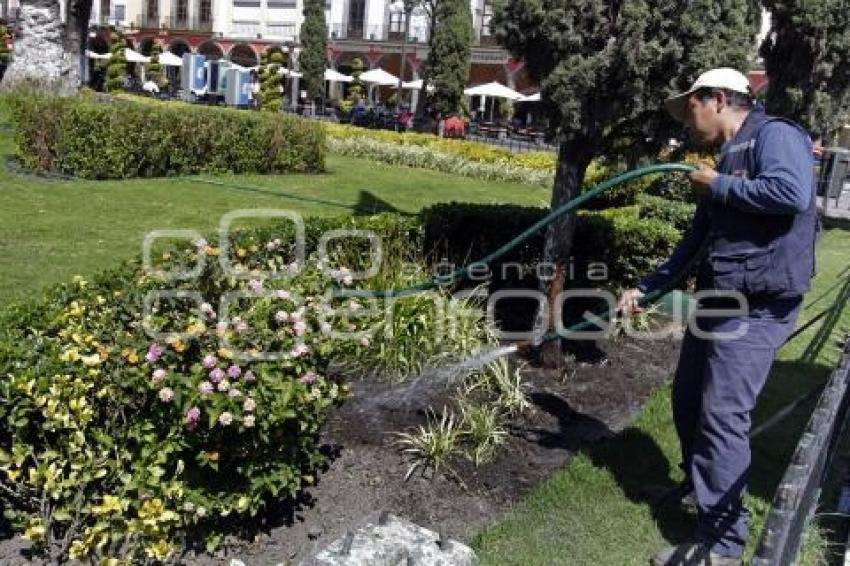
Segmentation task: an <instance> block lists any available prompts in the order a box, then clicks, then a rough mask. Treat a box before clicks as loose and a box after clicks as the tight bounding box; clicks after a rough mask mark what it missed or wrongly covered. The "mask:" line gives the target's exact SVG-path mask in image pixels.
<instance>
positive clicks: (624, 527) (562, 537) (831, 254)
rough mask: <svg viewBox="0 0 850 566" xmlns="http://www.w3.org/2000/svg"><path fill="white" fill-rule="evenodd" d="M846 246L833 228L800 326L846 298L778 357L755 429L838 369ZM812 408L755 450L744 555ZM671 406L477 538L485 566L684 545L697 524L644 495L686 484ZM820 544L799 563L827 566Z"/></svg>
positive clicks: (649, 412) (812, 542)
mask: <svg viewBox="0 0 850 566" xmlns="http://www.w3.org/2000/svg"><path fill="white" fill-rule="evenodd" d="M848 242H850V231H846V230H842V229H837V228H836V229H832V230H830V231H828V232H827V233H826V234H825V235H824V236H823V238H822V240H821V241H820V243H819V245H818V270H819V274H818V276H817V277H816V279H815V280H814V287H813V289H812V291H811V292H810V293H809V295H808V296H807V302H806V307H805V310H804V311H803V313H802V314H801V317H800V321H799V323H798V327H799V326H802V324H804V323H805V321H806V320H809V319H811V318H812V317H813V316H815V315H816V314H817V313H819V312H820V311H821V310H822V309H824V308H826V307H828V306H830V305H832V304H835V303H836V302H839V303H840V302H841V301H842V300H843V301H844V302H843V308H839V309H838V310H836V316H835V317H831V318H830V317H827V318H826V319H825V320H823V321H821V322H819V323H817V324H815V325H813V326H812V327H811V328H809V329H808V330H806V331H805V332H803V333H802V334H801V335H800V336H799V337H797V338H796V339H795V340H794V341H792V342H790V343H788V344H787V345H786V346H785V347H784V348H783V349H782V350H781V352H780V353H779V356H778V361H777V362H776V363H775V365H774V369H773V371H772V375H771V378H770V380H769V382H768V384H767V386H766V387H765V390H764V392H763V394H762V397H761V399H760V403H759V406H758V408H757V410H756V414H755V424H756V425H757V424H758V423H759V422H762V421H763V420H765V419H766V418H767V417H768V416H770V415H771V414H773V412H775V411H776V410H777V409H778V408H779V407H782V406H785V405H786V404H788V403H790V402H792V401H794V400H796V399H798V398H800V397H801V396H803V395H805V393H807V392H808V391H810V390H811V388H813V387H818V386H820V385H821V384H823V383H824V382H825V380H826V378H827V377H828V375H829V373H830V371H831V370H832V368H833V367H834V366H835V365H836V363H837V361H838V359H839V356H840V351H839V350H838V348H837V347H836V346H835V344H836V343H837V339H838V338H839V336H841V335H842V331H846V329H848V328H850V308H848V307H847V304H846V299H847V295H846V294H845V293H846V292H847V289H848V286H850V285H843V286H842V285H839V286H838V287H834V284H835V283H836V281H837V280H838V278H839V277H844V278H847V277H848V275H850V274H848V272H847V271H846V270H845V269H846V267H847V266H848V265H850V246H848ZM842 272H843V274H842ZM831 287H832V288H831ZM825 292H826V294H825V295H824V296H823V297H822V298H821V299H820V300H818V301H817V302H815V300H816V299H818V297H820V296H821V295H823V294H824V293H825ZM842 295H843V299H842ZM813 303H814V304H813ZM813 405H814V401H813V402H812V403H809V404H808V405H807V406H804V407H801V408H799V409H798V410H797V411H795V412H794V413H793V414H792V415H791V416H790V417H789V418H787V419H786V420H785V421H783V422H782V423H781V424H780V425H778V426H776V427H774V428H773V429H771V430H770V431H769V432H767V433H765V434H764V435H762V436H760V437H759V438H757V439H756V440H755V441H754V443H753V465H752V472H751V473H752V475H751V481H750V494H749V496H748V499H747V504H748V507H749V508H750V510H751V511H752V512H753V523H752V525H751V533H752V534H751V536H750V544H749V546H748V549H747V551H748V555H752V552H753V551H754V550H755V545H756V543H757V540H758V534H759V533H760V531H761V526H762V523H763V520H764V517H765V514H766V512H767V510H768V507H769V502H770V500H771V499H772V497H773V494H774V492H775V490H776V486H777V484H778V482H779V480H780V478H781V476H782V474H783V472H784V471H785V468H786V466H787V464H788V460H789V458H790V455H791V453H792V452H793V450H794V447H795V445H796V442H797V440H798V439H799V437H800V434H801V433H802V430H803V428H804V427H805V425H806V422H807V421H808V418H809V415H810V414H811V409H812V406H813ZM669 407H670V391H669V388H667V389H664V390H662V391H660V392H658V393H657V394H656V395H655V396H654V397H653V398H652V399H651V400H650V402H649V403H648V405H647V406H646V407H645V408H644V410H643V412H642V413H641V415H640V417H639V418H638V419H637V421H636V422H635V423H634V425H633V426H631V427H630V428H628V429H626V430H625V431H623V432H622V433H621V434H619V435H618V436H616V437H615V438H613V439H611V440H610V441H608V442H606V443H604V444H602V445H600V446H598V447H596V448H593V449H591V450H589V451H587V452H586V453H582V454H580V455H578V456H577V457H576V458H575V459H573V460H572V462H571V463H570V464H569V465H568V466H567V467H566V468H565V469H564V470H562V471H560V472H558V473H557V474H555V475H554V476H552V477H551V478H550V479H549V480H548V481H546V482H545V483H544V484H543V485H542V486H541V487H540V488H539V489H537V490H536V491H535V492H534V493H532V494H531V495H530V496H529V497H528V498H527V499H526V500H524V501H523V502H522V503H521V504H519V505H518V506H517V507H516V508H515V509H513V510H512V512H511V513H509V514H508V516H507V517H505V518H504V519H503V520H501V521H500V522H498V523H497V524H495V525H493V526H492V527H490V528H488V529H486V530H484V531H483V532H482V533H480V534H479V535H478V537H477V538H476V540H475V541H474V547H475V550H476V552H477V553H478V554H479V557H480V558H481V561H482V564H494V565H496V564H498V565H500V566H501V565H508V564H517V565H520V564H521V565H523V566H531V565H547V566H548V565H552V564H570V565H609V564H610V565H617V566H620V565H628V564H646V563H647V560H648V557H649V556H651V555H652V554H653V553H654V552H656V551H657V550H659V549H660V548H663V547H664V546H666V545H668V544H672V543H678V542H681V541H683V540H685V539H686V538H687V536H688V535H689V534H690V532H691V529H692V528H693V525H694V523H693V518H692V517H689V516H687V515H684V514H682V513H681V512H680V511H678V510H676V509H672V508H668V509H663V510H661V511H660V512H658V513H653V511H652V510H651V509H650V507H649V505H648V504H647V503H646V501H645V499H644V497H643V496H642V493H641V490H642V488H643V487H644V486H646V485H648V484H664V483H668V484H669V485H673V481H674V480H675V481H678V480H679V479H681V477H682V475H681V472H680V471H679V469H678V467H677V463H678V462H679V454H678V442H677V439H676V434H675V431H674V428H673V422H672V415H671V411H670V408H669ZM825 545H826V538H825V533H822V532H820V531H818V530H815V529H813V530H811V532H810V534H809V537H808V540H807V548H806V553H805V557H804V560H803V564H820V563H823V552H824V549H825Z"/></svg>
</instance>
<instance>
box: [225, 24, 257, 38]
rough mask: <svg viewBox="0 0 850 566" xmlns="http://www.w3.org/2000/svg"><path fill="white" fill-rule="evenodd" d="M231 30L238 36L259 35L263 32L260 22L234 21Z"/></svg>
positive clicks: (252, 36)
mask: <svg viewBox="0 0 850 566" xmlns="http://www.w3.org/2000/svg"><path fill="white" fill-rule="evenodd" d="M230 32H231V33H232V34H233V35H234V36H237V37H251V38H254V37H257V34H261V33H262V27H261V26H260V22H233V25H232V26H231V28H230Z"/></svg>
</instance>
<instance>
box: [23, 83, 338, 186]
mask: <svg viewBox="0 0 850 566" xmlns="http://www.w3.org/2000/svg"><path fill="white" fill-rule="evenodd" d="M8 101H9V105H10V107H11V111H12V112H11V114H12V119H13V122H14V124H15V127H16V136H15V140H16V145H17V154H18V157H19V159H20V160H21V161H22V162H23V164H24V165H25V166H26V167H29V168H32V169H37V170H40V171H48V172H58V173H63V174H68V175H74V176H77V177H84V178H90V179H126V178H133V177H158V176H166V175H184V174H195V173H213V172H230V173H291V172H298V173H317V172H321V171H323V170H324V167H325V152H326V143H325V132H324V128H323V127H322V125H321V124H319V123H316V122H312V121H309V120H305V119H302V118H296V117H290V116H278V115H275V116H269V115H268V114H263V115H259V114H256V113H252V112H238V111H234V110H229V109H224V108H213V107H207V106H188V105H166V104H162V105H159V104H137V103H134V102H131V101H127V100H113V101H110V102H107V103H104V102H96V101H93V100H86V99H84V98H79V97H78V98H60V97H55V96H50V95H43V94H38V93H36V92H23V91H19V92H15V93H12V94H10V95H8Z"/></svg>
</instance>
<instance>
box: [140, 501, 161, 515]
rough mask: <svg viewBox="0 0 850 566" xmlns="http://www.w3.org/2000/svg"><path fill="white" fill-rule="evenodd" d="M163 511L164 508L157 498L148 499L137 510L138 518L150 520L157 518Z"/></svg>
mask: <svg viewBox="0 0 850 566" xmlns="http://www.w3.org/2000/svg"><path fill="white" fill-rule="evenodd" d="M164 510H165V506H164V505H163V504H162V500H161V499H159V498H158V497H156V498H154V499H148V500H147V501H145V502H144V503H142V508H141V509H139V518H140V519H151V518H155V517H159V516H160V515H161V514H162V512H163V511H164Z"/></svg>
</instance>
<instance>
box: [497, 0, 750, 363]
mask: <svg viewBox="0 0 850 566" xmlns="http://www.w3.org/2000/svg"><path fill="white" fill-rule="evenodd" d="M760 16H761V12H760V8H759V5H758V4H757V3H756V2H755V1H754V0H689V1H688V2H687V4H683V2H682V1H681V0H620V1H616V2H608V1H603V0H581V1H576V0H504V2H503V3H501V4H497V5H496V6H495V10H494V18H493V28H494V31H495V33H496V37H497V39H498V40H499V42H500V43H501V44H502V45H503V46H504V47H506V48H507V49H508V51H510V52H511V53H512V54H513V55H514V56H516V57H520V58H522V59H524V60H525V62H526V70H527V71H528V73H529V75H530V76H531V78H532V79H533V80H535V81H536V82H537V83H538V84H539V85H540V86H541V97H542V103H541V104H542V108H543V109H544V110H545V112H546V114H547V116H548V118H549V125H550V132H549V134H550V137H551V138H552V139H553V140H554V141H555V142H556V143H557V144H558V145H559V150H558V165H557V170H556V173H555V183H554V187H553V191H552V201H551V204H552V207H553V208H555V207H558V206H560V205H562V204H564V203H565V202H567V201H568V200H571V199H573V198H575V197H576V196H577V195H578V193H579V189H580V187H581V185H582V182H583V180H584V174H585V170H586V169H587V166H588V165H589V164H590V162H591V161H592V160H593V159H595V158H597V157H600V156H603V155H604V156H606V157H608V158H612V159H614V158H617V157H620V156H623V157H627V158H629V157H631V158H632V159H634V157H635V156H636V155H654V154H656V153H657V151H658V150H659V149H660V148H661V147H662V146H663V145H664V144H665V143H666V142H667V140H668V138H669V137H670V136H671V134H675V133H677V132H679V131H681V130H680V126H678V125H677V124H675V123H674V122H673V121H672V119H670V118H669V117H668V116H667V115H666V113H665V111H664V108H663V104H662V103H663V101H664V99H665V98H667V97H668V96H670V95H672V94H674V93H677V92H682V91H683V90H686V89H687V88H688V87H689V86H690V85H691V83H692V82H693V80H694V79H695V78H696V77H697V76H698V75H699V74H700V73H701V72H703V71H705V70H707V69H709V68H712V67H718V66H730V67H735V68H738V69H740V70H741V71H744V72H746V70H747V67H748V64H749V62H750V60H751V59H752V57H753V55H754V52H755V37H756V32H757V30H758V25H759V22H760ZM574 228H575V216H574V215H568V216H567V217H566V218H562V219H561V220H559V221H556V222H554V223H553V224H550V226H549V228H548V232H547V236H546V243H545V248H544V250H545V251H544V261H545V262H547V265H549V266H553V270H552V271H553V273H552V275H553V276H552V277H551V278H550V280H549V281H548V282H546V283H545V284H544V286H545V289H544V292H545V293H546V295H547V297H548V298H549V301H550V306H552V307H555V299H556V297H557V296H558V295H559V294H560V293H561V291H563V289H564V287H565V283H566V281H565V279H566V273H567V271H566V267H567V264H568V261H569V254H570V249H571V244H572V235H573V231H574ZM558 312H560V311H559V310H558V309H554V308H551V309H550V314H549V318H548V320H542V321H541V322H542V323H545V324H546V327H547V328H552V327H553V326H554V323H555V318H554V316H555V314H556V313H558ZM562 360H563V357H562V356H561V353H560V344H559V343H558V341H553V342H550V343H549V344H548V345H547V346H545V347H544V349H543V351H542V361H543V362H544V364H545V365H548V366H556V365H560V364H561V363H562Z"/></svg>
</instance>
